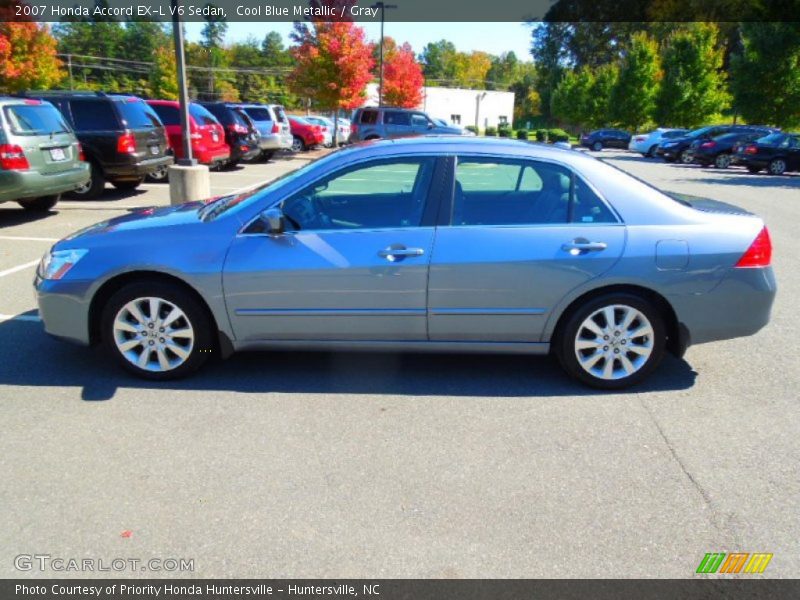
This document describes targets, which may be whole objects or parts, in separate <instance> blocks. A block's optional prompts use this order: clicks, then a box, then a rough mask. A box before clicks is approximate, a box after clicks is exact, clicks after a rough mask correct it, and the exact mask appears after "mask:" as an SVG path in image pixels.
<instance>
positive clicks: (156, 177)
mask: <svg viewBox="0 0 800 600" xmlns="http://www.w3.org/2000/svg"><path fill="white" fill-rule="evenodd" d="M145 179H146V180H147V181H149V182H150V183H169V168H168V167H159V169H158V170H157V171H153V172H152V173H149V174H148V175H147V177H145Z"/></svg>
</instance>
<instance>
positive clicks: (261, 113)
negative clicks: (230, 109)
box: [244, 107, 272, 121]
mask: <svg viewBox="0 0 800 600" xmlns="http://www.w3.org/2000/svg"><path fill="white" fill-rule="evenodd" d="M244 112H246V113H247V115H248V116H249V117H250V118H251V119H253V120H254V121H272V115H270V114H269V111H268V110H267V109H266V108H252V107H247V108H245V109H244Z"/></svg>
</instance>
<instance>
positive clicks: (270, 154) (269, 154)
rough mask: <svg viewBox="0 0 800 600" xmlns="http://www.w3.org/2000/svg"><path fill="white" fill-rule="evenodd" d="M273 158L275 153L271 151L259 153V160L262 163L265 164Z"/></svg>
mask: <svg viewBox="0 0 800 600" xmlns="http://www.w3.org/2000/svg"><path fill="white" fill-rule="evenodd" d="M273 156H275V152H273V151H272V150H264V151H263V152H262V153H261V160H263V161H264V162H267V161H270V160H272V157H273Z"/></svg>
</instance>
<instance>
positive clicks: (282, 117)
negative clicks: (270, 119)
mask: <svg viewBox="0 0 800 600" xmlns="http://www.w3.org/2000/svg"><path fill="white" fill-rule="evenodd" d="M272 110H274V111H275V117H276V118H277V119H278V121H280V122H281V123H286V121H287V119H286V113H285V112H284V111H283V107H282V106H273V107H272Z"/></svg>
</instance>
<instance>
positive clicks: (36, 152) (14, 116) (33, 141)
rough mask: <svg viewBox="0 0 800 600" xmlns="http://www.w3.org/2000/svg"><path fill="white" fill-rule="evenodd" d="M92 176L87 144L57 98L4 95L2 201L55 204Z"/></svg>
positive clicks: (0, 112)
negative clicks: (84, 149) (82, 142)
mask: <svg viewBox="0 0 800 600" xmlns="http://www.w3.org/2000/svg"><path fill="white" fill-rule="evenodd" d="M88 180H89V165H88V164H87V163H85V162H82V156H81V145H80V144H79V143H78V140H77V139H76V138H75V134H74V133H73V132H72V130H71V129H70V127H69V125H67V123H66V122H65V121H64V117H63V116H62V115H61V113H60V112H58V110H56V108H55V107H54V106H53V105H52V104H50V103H49V102H42V101H41V100H30V99H28V100H22V99H19V98H3V97H0V202H9V201H16V202H17V203H19V205H20V206H22V207H23V208H27V209H29V210H49V209H51V208H53V206H55V205H56V202H58V200H59V198H60V196H61V194H62V193H63V192H68V191H70V190H74V189H76V188H78V187H80V186H82V185H85V184H86V182H87V181H88Z"/></svg>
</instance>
